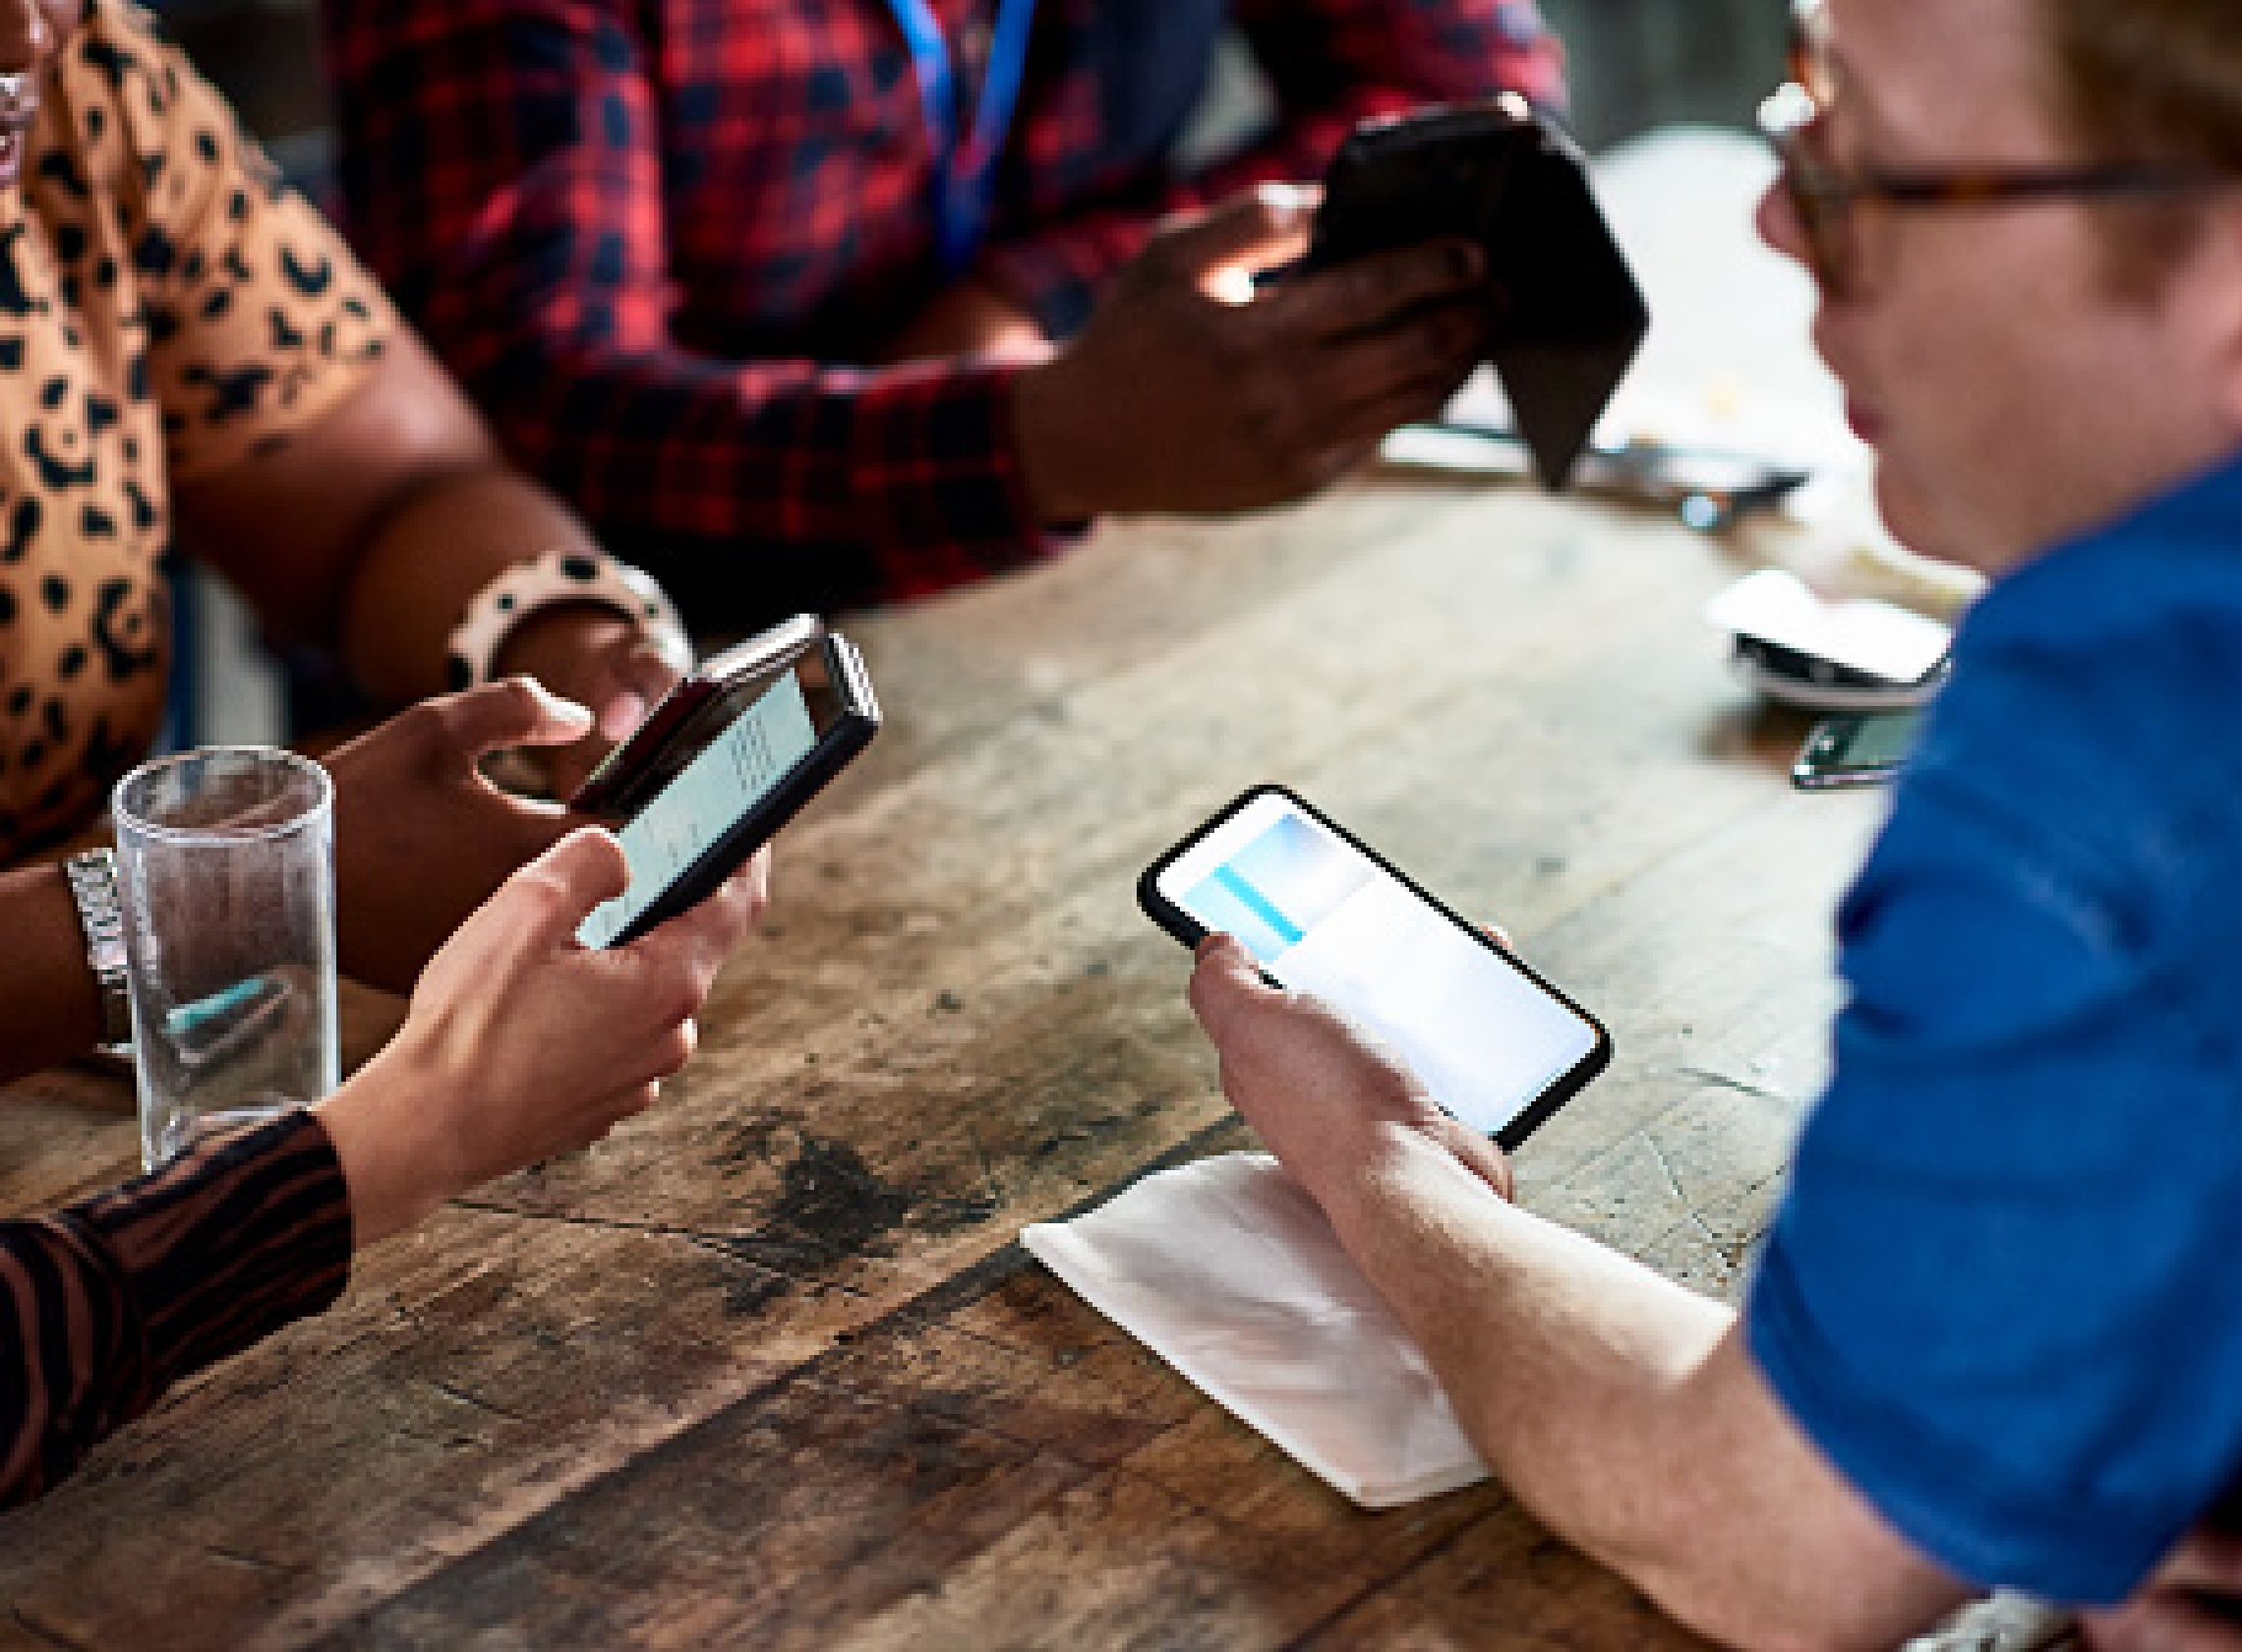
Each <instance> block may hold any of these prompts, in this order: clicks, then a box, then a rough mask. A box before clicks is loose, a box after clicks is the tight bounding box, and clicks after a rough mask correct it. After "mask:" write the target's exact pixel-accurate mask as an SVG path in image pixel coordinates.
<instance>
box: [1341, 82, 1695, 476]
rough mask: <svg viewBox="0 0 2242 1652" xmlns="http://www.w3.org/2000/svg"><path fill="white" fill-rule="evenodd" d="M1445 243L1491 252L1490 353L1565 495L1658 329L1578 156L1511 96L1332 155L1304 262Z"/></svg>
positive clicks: (1415, 118)
mask: <svg viewBox="0 0 2242 1652" xmlns="http://www.w3.org/2000/svg"><path fill="white" fill-rule="evenodd" d="M1444 235H1456V236H1461V237H1463V238H1464V239H1466V240H1470V241H1476V242H1477V243H1478V244H1479V246H1480V249H1481V251H1482V252H1484V253H1485V254H1486V259H1487V279H1488V283H1489V285H1490V287H1491V289H1492V290H1493V292H1494V293H1495V295H1496V299H1497V303H1498V306H1499V308H1498V310H1497V312H1496V322H1495V328H1494V333H1493V336H1492V339H1491V341H1490V343H1489V347H1488V359H1489V361H1490V362H1492V363H1493V365H1494V368H1495V373H1496V376H1497V377H1498V378H1499V379H1501V380H1502V382H1503V389H1504V393H1505V395H1506V396H1507V397H1508V398H1509V402H1510V414H1511V417H1512V419H1513V420H1514V421H1515V422H1516V424H1517V427H1518V433H1519V435H1520V436H1521V437H1523V438H1524V440H1525V443H1526V447H1527V450H1528V451H1529V452H1530V453H1531V455H1532V457H1533V461H1534V470H1535V473H1536V474H1537V475H1538V476H1539V477H1540V478H1541V481H1542V485H1543V486H1544V487H1547V488H1550V489H1558V488H1563V487H1564V485H1565V483H1566V481H1567V480H1568V479H1569V478H1570V476H1571V474H1572V467H1573V464H1574V462H1575V461H1576V460H1577V459H1578V458H1579V457H1580V453H1581V449H1582V448H1584V447H1585V446H1586V445H1587V444H1588V439H1589V437H1590V436H1591V435H1592V434H1593V433H1594V431H1595V428H1596V421H1597V420H1598V419H1600V418H1602V417H1603V414H1604V409H1605V408H1606V407H1607V406H1608V405H1609V404H1610V402H1611V399H1612V395H1613V392H1614V391H1616V390H1617V389H1618V388H1619V385H1620V381H1621V380H1622V379H1623V377H1624V376H1625V374H1626V370H1627V366H1628V364H1629V363H1630V362H1632V361H1633V360H1634V356H1635V351H1636V350H1637V349H1638V348H1639V347H1640V346H1641V343H1642V340H1643V335H1644V333H1645V332H1647V331H1648V330H1649V327H1650V310H1649V308H1648V306H1647V305H1645V304H1644V302H1643V297H1642V289H1641V288H1640V287H1639V286H1637V285H1636V283H1635V278H1634V272H1633V271H1632V270H1631V269H1630V268H1628V267H1627V261H1626V257H1625V255H1624V254H1623V253H1622V252H1621V251H1620V245H1619V243H1618V242H1617V241H1616V240H1614V239H1613V237H1612V231H1611V226H1610V225H1609V224H1608V223H1607V222H1606V221H1605V219H1604V213H1603V210H1602V208H1601V207H1598V206H1597V205H1596V197H1595V194H1594V192H1593V191H1592V190H1591V189H1590V188H1589V183H1588V169H1587V163H1586V160H1585V159H1584V157H1583V156H1582V155H1581V153H1580V149H1579V148H1578V147H1577V146H1576V145H1575V144H1574V143H1573V142H1572V140H1571V139H1569V138H1567V137H1566V136H1565V135H1564V133H1563V132H1561V131H1559V130H1558V128H1557V127H1556V126H1554V125H1553V124H1551V122H1550V121H1549V120H1548V119H1547V118H1546V117H1544V116H1542V115H1540V114H1538V113H1536V112H1535V111H1534V109H1533V108H1532V107H1531V106H1530V105H1529V104H1528V103H1527V102H1526V100H1525V99H1524V98H1522V97H1519V96H1518V95H1517V94H1516V93H1514V92H1513V93H1506V94H1505V95H1504V96H1501V97H1497V98H1494V99H1491V100H1489V101H1487V102H1485V103H1473V104H1457V105H1442V106H1438V107H1433V108H1427V109H1419V110H1415V111H1413V112H1411V113H1408V114H1405V115H1397V116H1389V117H1386V118H1383V119H1378V120H1373V121H1367V122H1365V123H1364V124H1363V125H1361V126H1358V127H1357V128H1355V130H1354V132H1353V133H1352V135H1350V136H1349V137H1348V138H1347V140H1346V142H1345V143H1343V144H1341V145H1340V146H1339V150H1338V153H1337V154H1336V155H1335V156H1333V158H1332V161H1331V165H1330V169H1329V171H1328V174H1327V175H1326V177H1325V180H1324V204H1323V206H1322V207H1320V208H1319V209H1318V211H1317V213H1316V227H1315V231H1314V234H1313V236H1312V238H1311V240H1310V243H1309V248H1308V256H1307V258H1306V260H1305V261H1304V264H1303V267H1305V268H1308V269H1324V268H1331V267H1335V266H1339V265H1342V264H1347V263H1350V262H1352V261H1353V260H1355V259H1359V258H1361V257H1363V256H1364V255H1366V254H1369V253H1379V252H1388V251H1391V250H1394V249H1396V248H1400V247H1407V246H1413V245H1415V244H1417V243H1418V242H1422V241H1429V240H1433V239H1435V238H1436V237H1439V236H1444Z"/></svg>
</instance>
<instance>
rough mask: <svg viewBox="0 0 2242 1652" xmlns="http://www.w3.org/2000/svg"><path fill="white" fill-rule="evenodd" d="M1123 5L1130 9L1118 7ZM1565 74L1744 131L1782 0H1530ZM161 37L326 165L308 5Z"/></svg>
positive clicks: (1239, 74)
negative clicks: (1551, 32) (1560, 52)
mask: <svg viewBox="0 0 2242 1652" xmlns="http://www.w3.org/2000/svg"><path fill="white" fill-rule="evenodd" d="M1118 3H1120V4H1123V5H1126V4H1129V3H1130V0H1118ZM1541 6H1542V13H1543V15H1544V16H1546V17H1547V18H1548V19H1549V21H1550V23H1551V24H1552V25H1553V26H1554V27H1555V28H1556V29H1557V30H1558V32H1559V33H1560V34H1562V35H1563V36H1564V40H1565V44H1566V46H1567V48H1568V49H1569V52H1570V54H1571V65H1572V97H1573V106H1572V124H1573V130H1574V131H1575V133H1576V134H1577V135H1578V137H1579V138H1580V141H1581V142H1582V143H1583V144H1585V145H1586V146H1587V147H1588V148H1591V149H1597V148H1605V147H1607V146H1609V145H1611V144H1615V143H1618V142H1619V141H1620V140H1622V139H1624V138H1627V137H1629V136H1631V135H1633V134H1634V133H1637V132H1641V131H1643V130H1645V129H1646V128H1649V127H1653V126H1663V125H1667V124H1669V123H1671V122H1675V121H1703V122H1709V123H1711V124H1714V125H1719V126H1734V127H1740V128H1741V127H1745V126H1748V125H1749V123H1750V119H1751V111H1752V108H1753V107H1754V105H1755V104H1756V103H1757V101H1758V99H1759V97H1760V96H1761V95H1762V94H1763V93H1764V92H1766V91H1767V90H1769V89H1771V88H1772V87H1773V86H1774V84H1775V82H1776V81H1777V80H1779V79H1780V78H1781V74H1782V67H1783V33H1784V26H1785V23H1784V20H1785V18H1786V16H1787V14H1788V7H1786V6H1785V5H1784V4H1783V0H1541ZM154 9H155V10H156V12H158V13H159V14H160V15H161V16H162V17H163V18H164V19H165V21H166V23H167V24H168V26H169V28H170V29H171V31H172V33H173V35H174V36H175V37H176V38H178V39H179V40H181V41H182V42H183V43H184V44H185V45H186V46H187V48H188V49H189V50H190V51H191V52H192V53H193V54H194V55H195V58H196V61H197V62H199V63H200V64H201V65H202V66H203V68H204V70H205V72H206V73H207V74H209V75H210V76H211V77H212V78H213V79H214V80H216V81H217V83H218V84H219V85H220V86H221V87H223V88H224V89H226V92H227V93H228V95H230V96H231V97H232V98H233V100H234V104H235V106H236V107H237V108H238V109H240V110H241V112H242V115H243V117H244V118H245V119H246V120H247V121H248V123H249V126H250V129H251V130H252V131H253V132H256V133H257V134H258V135H259V136H260V137H262V138H263V139H265V140H266V143H267V144H268V145H270V146H271V147H272V148H273V149H274V151H275V154H276V157H277V158H278V159H279V161H280V163H281V164H282V165H283V166H284V167H286V168H288V169H289V171H290V172H291V174H292V175H301V176H305V177H308V178H314V179H316V178H317V177H319V176H320V175H321V172H322V169H323V168H324V164H325V156H326V134H325V121H326V98H325V93H324V89H323V88H322V86H321V83H320V72H319V55H318V50H317V38H316V29H317V22H316V12H317V0H154ZM1232 69H1233V72H1232V73H1231V74H1229V75H1227V76H1225V77H1223V78H1221V80H1220V81H1219V82H1218V84H1217V85H1216V86H1215V88H1213V89H1212V95H1211V98H1210V101H1211V102H1212V103H1213V104H1214V105H1215V107H1213V108H1212V109H1210V123H1211V125H1212V126H1213V127H1214V128H1215V129H1218V130H1228V129H1229V126H1230V125H1231V123H1234V122H1236V121H1239V120H1242V119H1250V118H1251V112H1252V108H1253V98H1254V95H1255V93H1254V89H1253V84H1252V80H1251V77H1250V74H1248V73H1246V72H1244V71H1243V69H1242V67H1241V66H1240V65H1238V64H1233V65H1232Z"/></svg>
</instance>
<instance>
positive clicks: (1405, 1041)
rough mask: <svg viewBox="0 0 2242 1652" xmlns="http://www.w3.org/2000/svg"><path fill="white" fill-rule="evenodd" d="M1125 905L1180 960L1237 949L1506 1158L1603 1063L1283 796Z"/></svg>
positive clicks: (1600, 1048) (1557, 998) (1238, 812)
mask: <svg viewBox="0 0 2242 1652" xmlns="http://www.w3.org/2000/svg"><path fill="white" fill-rule="evenodd" d="M1137 900H1138V904H1139V905H1141V906H1142V907H1143V908H1144V909H1145V913H1146V915H1148V916H1150V917H1151V919H1152V921H1153V922H1155V923H1157V924H1158V925H1159V926H1160V927H1161V928H1163V929H1165V930H1167V931H1168V933H1170V934H1172V935H1174V936H1175V937H1176V939H1178V940H1180V941H1182V942H1183V943H1184V944H1185V945H1186V946H1197V945H1198V944H1199V942H1200V941H1201V940H1203V939H1204V938H1205V937H1206V936H1207V935H1208V934H1210V932H1212V931H1214V930H1218V929H1219V930H1227V931H1229V932H1230V933H1231V934H1233V935H1235V936H1237V937H1238V939H1239V940H1240V941H1241V942H1243V943H1244V944H1245V947H1246V949H1247V950H1248V951H1249V952H1251V953H1252V954H1253V955H1254V957H1255V959H1256V960H1257V961H1258V962H1259V963H1260V965H1261V967H1262V971H1263V973H1264V974H1267V975H1268V976H1269V978H1270V979H1271V980H1273V981H1275V982H1277V983H1278V984H1279V985H1281V986H1285V987H1292V988H1297V989H1299V990H1302V991H1306V992H1313V993H1315V994H1317V995H1318V996H1319V997H1322V998H1324V999H1326V1000H1328V1002H1330V1003H1332V1004H1334V1005H1336V1006H1337V1007H1338V1008H1339V1009H1341V1010H1343V1011H1345V1012H1346V1013H1347V1014H1348V1015H1350V1016H1353V1017H1354V1018H1355V1019H1356V1020H1357V1021H1359V1022H1361V1023H1362V1024H1363V1025H1364V1026H1365V1027H1367V1028H1368V1029H1369V1030H1370V1031H1371V1032H1372V1033H1375V1034H1377V1035H1378V1036H1379V1037H1381V1038H1383V1039H1385V1040H1386V1042H1387V1043H1388V1044H1390V1045H1391V1046H1392V1047H1393V1049H1394V1050H1395V1051H1396V1052H1397V1053H1398V1054H1399V1055H1400V1057H1401V1058H1402V1060H1404V1061H1405V1062H1407V1063H1408V1065H1409V1067H1410V1069H1411V1070H1412V1071H1414V1072H1415V1073H1416V1075H1417V1077H1418V1078H1419V1079H1421V1080H1423V1081H1424V1085H1425V1088H1426V1090H1427V1091H1429V1092H1431V1094H1432V1096H1433V1099H1434V1100H1436V1101H1438V1102H1439V1103H1440V1104H1441V1105H1442V1106H1443V1107H1445V1108H1446V1110H1447V1111H1448V1112H1450V1113H1452V1114H1453V1115H1454V1116H1455V1117H1456V1118H1458V1119H1460V1120H1461V1121H1462V1122H1463V1123H1465V1124H1467V1125H1470V1126H1471V1127H1472V1128H1473V1129H1475V1130H1478V1131H1481V1132H1483V1133H1484V1134H1486V1135H1488V1136H1491V1137H1493V1138H1494V1139H1495V1142H1496V1144H1497V1145H1498V1146H1499V1147H1501V1148H1503V1149H1504V1150H1505V1151H1510V1150H1512V1149H1515V1148H1516V1147H1517V1146H1518V1144H1519V1143H1521V1142H1523V1141H1524V1140H1525V1139H1526V1137H1527V1136H1528V1135H1529V1134H1531V1133H1532V1131H1533V1130H1534V1129H1535V1127H1536V1126H1538V1125H1539V1124H1540V1123H1541V1122H1542V1121H1543V1120H1544V1119H1546V1118H1548V1117H1549V1115H1550V1114H1552V1113H1553V1112H1555V1111H1556V1110H1557V1109H1558V1107H1559V1106H1560V1105H1562V1104H1563V1103H1564V1100H1565V1099H1566V1098H1567V1097H1568V1096H1570V1095H1572V1094H1573V1093H1574V1092H1576V1091H1578V1090H1579V1089H1580V1088H1581V1087H1582V1086H1583V1085H1585V1084H1586V1083H1587V1082H1588V1081H1589V1080H1590V1079H1592V1078H1594V1077H1595V1076H1596V1075H1597V1074H1598V1073H1600V1072H1602V1071H1603V1070H1604V1068H1605V1066H1606V1065H1607V1064H1608V1063H1609V1062H1610V1061H1611V1058H1612V1040H1611V1035H1610V1034H1609V1033H1606V1032H1605V1031H1604V1029H1603V1028H1602V1027H1601V1026H1599V1025H1598V1024H1597V1022H1596V1020H1595V1018H1594V1017H1593V1016H1591V1015H1589V1014H1588V1012H1587V1011H1585V1010H1583V1009H1581V1008H1580V1006H1579V1005H1577V1004H1575V1003H1573V1002H1572V1000H1571V999H1569V998H1567V997H1566V996H1565V995H1564V993H1563V992H1561V991H1559V990H1558V989H1557V988H1556V987H1554V986H1552V985H1551V984H1550V983H1549V982H1548V981H1546V980H1544V979H1542V977H1541V976H1540V975H1538V974H1535V973H1534V972H1533V971H1532V970H1531V969H1529V968H1527V967H1526V965H1524V964H1523V963H1521V962H1520V961H1519V960H1518V959H1517V958H1515V957H1513V956H1512V955H1511V954H1510V953H1509V952H1507V951H1505V949H1504V948H1503V947H1502V946H1500V945H1499V944H1497V943H1496V942H1495V941H1494V940H1492V939H1490V938H1489V937H1488V936H1487V935H1486V934H1485V933H1483V932H1482V931H1481V930H1479V929H1477V928H1475V927H1473V926H1472V925H1471V924H1470V923H1468V922H1466V921H1465V920H1464V919H1463V918H1461V917H1459V916H1457V915H1455V914H1454V913H1453V912H1451V911H1449V910H1448V909H1447V908H1446V907H1445V906H1443V905H1442V904H1441V903H1440V902H1439V901H1437V900H1435V899H1434V898H1433V897H1432V896H1430V895H1428V894H1426V893H1425V891H1424V890H1422V889H1420V888H1418V887H1417V885H1416V884H1414V883H1412V882H1410V880H1409V879H1408V878H1407V877H1405V876H1403V875H1402V874H1401V873H1400V872H1399V871H1397V870H1395V869H1394V867H1393V866H1391V865H1390V864H1388V863H1387V860H1386V859H1385V858H1384V857H1383V856H1380V855H1379V854H1378V853H1377V852H1376V851H1375V850H1373V849H1371V848H1370V847H1369V846H1368V845H1366V844H1364V843H1363V842H1362V841H1361V840H1360V839H1358V838H1356V837H1355V836H1354V835H1353V834H1352V833H1350V832H1348V831H1347V830H1346V829H1345V828H1344V827H1342V826H1340V825H1338V824H1337V823H1336V822H1335V821H1333V820H1331V819H1330V818H1329V817H1328V816H1327V815H1325V814H1323V813H1322V812H1320V811H1319V810H1318V809H1316V808H1315V807H1314V806H1313V805H1311V804H1310V803H1309V802H1308V801H1307V800H1306V799H1305V798H1302V797H1299V796H1298V795H1296V794H1295V793H1292V792H1289V791H1287V790H1286V789H1285V788H1283V787H1281V786H1259V787H1256V788H1254V789H1253V790H1252V791H1250V792H1247V793H1246V794H1244V795H1243V796H1242V797H1238V798H1237V799H1236V800H1235V801H1233V802H1231V803H1230V804H1229V806H1228V807H1226V808H1224V809H1223V810H1222V811H1221V812H1220V813H1218V814H1216V815H1215V816H1214V818H1213V819H1211V820H1210V821H1208V822H1207V823H1206V824H1205V825H1203V826H1201V827H1200V828H1199V829H1198V830H1197V831H1195V832H1193V833H1192V834H1191V835H1190V836H1189V837H1187V838H1185V839H1184V840H1183V842H1181V843H1179V844H1177V845H1176V846H1175V847H1174V848H1173V849H1171V850H1169V851H1168V852H1167V853H1166V854H1165V855H1162V856H1160V857H1159V858H1158V859H1157V860H1155V861H1153V862H1152V864H1151V866H1150V867H1148V868H1147V869H1146V871H1145V874H1144V876H1143V877H1142V878H1140V879H1139V880H1138V883H1137Z"/></svg>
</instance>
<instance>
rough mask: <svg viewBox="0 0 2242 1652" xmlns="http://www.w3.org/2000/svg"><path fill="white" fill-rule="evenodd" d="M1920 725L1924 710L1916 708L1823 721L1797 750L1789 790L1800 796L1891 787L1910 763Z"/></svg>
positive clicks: (1853, 715)
mask: <svg viewBox="0 0 2242 1652" xmlns="http://www.w3.org/2000/svg"><path fill="white" fill-rule="evenodd" d="M1921 723H1922V710H1921V708H1920V707H1917V706H1906V707H1901V708H1898V709H1896V710H1891V711H1854V712H1847V713H1845V714H1844V715H1843V716H1839V717H1825V718H1823V719H1822V721H1821V722H1819V723H1817V724H1815V725H1814V730H1813V733H1812V734H1810V735H1808V736H1807V737H1806V743H1805V744H1804V745H1802V746H1800V748H1799V760H1798V761H1797V762H1796V763H1794V764H1792V765H1791V784H1792V785H1794V786H1796V787H1798V788H1799V789H1800V791H1805V792H1819V791H1825V790H1828V789H1830V788H1833V787H1840V786H1875V785H1878V784H1880V783H1882V782H1884V781H1888V780H1890V779H1891V778H1892V777H1893V776H1894V775H1895V774H1897V773H1899V770H1900V765H1901V764H1902V763H1904V762H1906V761H1907V755H1908V752H1909V751H1910V750H1911V749H1912V748H1913V747H1914V745H1915V738H1916V734H1917V731H1918V729H1919V728H1920V726H1921Z"/></svg>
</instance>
